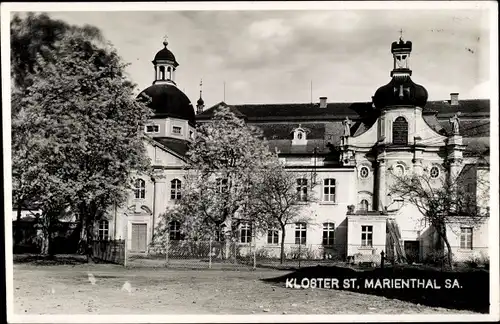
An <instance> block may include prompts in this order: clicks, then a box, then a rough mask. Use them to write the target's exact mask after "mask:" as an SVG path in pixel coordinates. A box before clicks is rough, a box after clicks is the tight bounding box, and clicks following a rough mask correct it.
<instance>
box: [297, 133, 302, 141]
mask: <svg viewBox="0 0 500 324" xmlns="http://www.w3.org/2000/svg"><path fill="white" fill-rule="evenodd" d="M297 138H298V139H299V140H301V139H302V132H298V133H297Z"/></svg>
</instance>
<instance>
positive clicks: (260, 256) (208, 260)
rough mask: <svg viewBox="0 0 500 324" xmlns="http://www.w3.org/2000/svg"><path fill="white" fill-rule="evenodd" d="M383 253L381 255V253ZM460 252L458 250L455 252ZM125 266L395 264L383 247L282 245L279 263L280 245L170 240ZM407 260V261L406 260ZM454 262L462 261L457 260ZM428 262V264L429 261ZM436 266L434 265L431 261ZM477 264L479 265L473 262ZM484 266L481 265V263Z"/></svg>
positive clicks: (425, 257) (416, 258)
mask: <svg viewBox="0 0 500 324" xmlns="http://www.w3.org/2000/svg"><path fill="white" fill-rule="evenodd" d="M420 250H421V251H420V252H418V251H416V253H417V255H416V256H414V259H413V260H412V262H410V263H425V262H427V261H428V259H429V257H430V256H429V255H423V254H422V251H423V247H421V249H420ZM382 252H383V254H382ZM407 252H408V253H407V255H406V258H405V260H402V261H401V260H400V261H401V262H403V263H407V262H408V260H410V258H409V257H410V255H411V253H410V252H411V251H407ZM457 253H459V251H457ZM127 254H128V256H127V260H126V265H127V266H132V267H171V268H190V269H222V268H224V269H228V268H235V269H238V268H247V269H251V268H257V267H261V268H262V267H263V268H266V267H267V268H281V269H290V268H301V267H309V266H315V265H339V264H346V263H347V264H349V265H351V266H355V267H362V268H363V267H378V266H380V265H381V263H382V255H383V257H384V263H385V264H392V263H393V262H396V263H398V261H397V260H394V258H391V257H390V256H388V255H387V252H386V246H385V245H373V246H359V245H354V244H337V245H330V246H324V245H322V244H291V243H286V244H285V245H284V253H283V257H284V260H283V262H281V259H280V255H281V245H278V244H276V245H271V244H267V245H266V244H264V245H263V244H257V245H255V244H250V243H238V242H234V241H229V242H216V241H182V240H181V241H169V242H164V244H155V245H150V246H149V247H148V248H147V253H144V252H143V253H137V252H136V253H134V252H129V253H127ZM483 254H484V249H483V248H478V249H475V250H474V251H472V252H471V253H469V255H470V256H471V258H472V256H474V255H483ZM407 259H408V260H407ZM454 260H456V261H458V262H460V261H462V262H463V261H467V260H468V259H467V260H462V259H460V258H459V257H458V255H457V257H456V258H455V255H454ZM431 261H432V260H431ZM431 261H429V262H431ZM431 263H434V264H437V263H436V262H431ZM476 263H478V264H479V263H482V261H481V260H476ZM483 263H484V262H483Z"/></svg>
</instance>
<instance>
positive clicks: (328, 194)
mask: <svg viewBox="0 0 500 324" xmlns="http://www.w3.org/2000/svg"><path fill="white" fill-rule="evenodd" d="M323 201H330V202H335V179H325V180H323Z"/></svg>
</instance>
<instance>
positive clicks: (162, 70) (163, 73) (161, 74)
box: [160, 66, 165, 80]
mask: <svg viewBox="0 0 500 324" xmlns="http://www.w3.org/2000/svg"><path fill="white" fill-rule="evenodd" d="M160 80H165V67H164V66H160Z"/></svg>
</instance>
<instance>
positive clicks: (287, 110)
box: [196, 102, 374, 120]
mask: <svg viewBox="0 0 500 324" xmlns="http://www.w3.org/2000/svg"><path fill="white" fill-rule="evenodd" d="M220 104H225V103H219V104H216V105H215V106H213V107H211V108H209V109H207V110H205V111H204V112H203V113H201V114H199V115H197V116H196V118H197V119H199V120H207V119H210V118H211V116H212V114H213V110H214V109H215V108H217V107H218V106H219V105H220ZM229 106H231V107H234V108H236V109H237V110H238V111H239V112H241V113H242V114H243V115H244V116H246V117H247V118H248V120H261V119H264V120H293V119H300V120H315V119H330V120H331V119H345V117H347V116H348V117H349V118H354V117H358V118H359V115H360V114H366V112H367V111H374V109H373V108H372V106H371V103H369V102H360V103H349V102H346V103H343V102H340V103H329V104H327V107H326V108H320V107H319V104H317V103H292V104H251V105H229Z"/></svg>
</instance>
